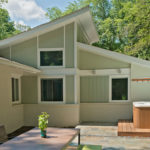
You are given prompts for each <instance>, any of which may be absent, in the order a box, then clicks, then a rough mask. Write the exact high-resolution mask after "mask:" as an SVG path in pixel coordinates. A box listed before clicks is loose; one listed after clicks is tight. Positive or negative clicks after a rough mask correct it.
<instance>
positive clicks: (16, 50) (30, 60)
mask: <svg viewBox="0 0 150 150" xmlns="http://www.w3.org/2000/svg"><path fill="white" fill-rule="evenodd" d="M11 49H12V51H11V58H12V60H14V61H17V62H19V63H22V64H25V65H29V66H33V67H37V39H36V38H34V39H30V40H28V41H25V42H22V43H20V44H17V45H14V46H12V48H11Z"/></svg>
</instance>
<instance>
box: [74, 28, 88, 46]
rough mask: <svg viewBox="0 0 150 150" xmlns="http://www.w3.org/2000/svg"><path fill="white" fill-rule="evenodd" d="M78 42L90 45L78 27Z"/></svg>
mask: <svg viewBox="0 0 150 150" xmlns="http://www.w3.org/2000/svg"><path fill="white" fill-rule="evenodd" d="M77 41H78V42H81V43H85V44H88V43H89V42H88V40H87V39H86V37H85V35H84V33H83V29H81V27H80V26H77Z"/></svg>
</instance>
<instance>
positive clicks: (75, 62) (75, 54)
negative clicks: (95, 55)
mask: <svg viewBox="0 0 150 150" xmlns="http://www.w3.org/2000/svg"><path fill="white" fill-rule="evenodd" d="M74 67H75V68H77V23H76V22H74Z"/></svg>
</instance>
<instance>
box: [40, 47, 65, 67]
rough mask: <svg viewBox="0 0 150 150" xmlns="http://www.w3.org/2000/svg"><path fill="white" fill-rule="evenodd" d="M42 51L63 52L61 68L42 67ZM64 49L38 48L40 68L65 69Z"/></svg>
mask: <svg viewBox="0 0 150 150" xmlns="http://www.w3.org/2000/svg"><path fill="white" fill-rule="evenodd" d="M42 51H47V52H56V51H62V55H63V56H62V57H63V58H62V59H63V61H62V63H63V64H62V65H61V66H41V65H40V64H41V59H40V52H42ZM64 51H65V50H64V48H38V67H39V68H62V67H65V53H64Z"/></svg>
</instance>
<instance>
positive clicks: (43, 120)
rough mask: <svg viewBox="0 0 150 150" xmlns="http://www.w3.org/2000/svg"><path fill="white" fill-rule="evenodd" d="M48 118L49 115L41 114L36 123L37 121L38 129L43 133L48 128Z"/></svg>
mask: <svg viewBox="0 0 150 150" xmlns="http://www.w3.org/2000/svg"><path fill="white" fill-rule="evenodd" d="M48 118H49V114H47V113H46V112H42V114H41V115H39V118H38V121H39V128H40V129H41V130H42V131H44V130H45V129H46V128H47V126H48Z"/></svg>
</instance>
